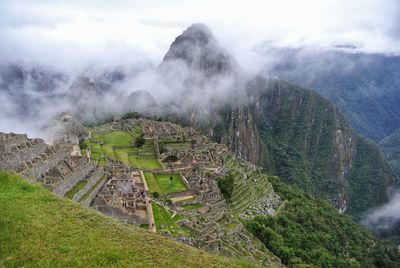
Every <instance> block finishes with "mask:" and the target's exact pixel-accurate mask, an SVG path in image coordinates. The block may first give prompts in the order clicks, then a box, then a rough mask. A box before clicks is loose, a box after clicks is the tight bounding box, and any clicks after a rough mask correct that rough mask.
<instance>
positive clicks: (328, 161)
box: [161, 26, 397, 214]
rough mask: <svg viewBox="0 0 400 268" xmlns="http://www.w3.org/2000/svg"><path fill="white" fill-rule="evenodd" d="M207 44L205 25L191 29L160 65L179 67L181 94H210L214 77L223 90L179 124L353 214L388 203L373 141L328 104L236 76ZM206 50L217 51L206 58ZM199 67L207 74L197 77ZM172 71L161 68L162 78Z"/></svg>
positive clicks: (387, 175) (277, 83)
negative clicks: (184, 123) (185, 72)
mask: <svg viewBox="0 0 400 268" xmlns="http://www.w3.org/2000/svg"><path fill="white" fill-rule="evenodd" d="M207 35H211V36H209V37H205V36H207ZM215 42H216V41H215V37H213V36H212V33H211V31H210V30H209V29H208V28H206V27H198V26H192V27H190V28H189V29H188V30H186V31H185V32H184V33H183V34H182V35H181V36H179V37H177V38H176V40H175V41H174V42H173V43H172V45H171V47H170V49H169V51H168V52H167V54H166V55H167V56H166V57H165V58H164V61H163V63H162V64H161V66H163V65H166V64H170V65H171V63H174V62H177V64H179V65H182V64H183V65H184V66H186V69H187V70H188V72H189V73H190V76H188V77H185V80H184V83H185V85H187V86H186V88H185V90H186V91H193V90H195V91H196V92H195V93H194V94H196V93H197V94H198V95H196V96H201V94H204V95H207V94H210V93H209V92H207V89H208V90H209V88H211V90H210V91H211V92H212V93H213V92H214V91H215V89H213V85H215V84H218V83H217V82H215V81H214V82H211V81H212V79H216V77H217V78H218V79H219V80H218V82H220V81H221V80H223V81H225V84H228V85H229V88H228V90H227V91H226V92H225V94H224V95H221V96H220V98H218V95H215V94H211V95H210V96H211V101H212V104H213V105H203V104H202V103H200V102H201V101H199V103H198V104H195V105H193V106H192V107H190V108H189V109H188V113H189V116H182V118H183V120H185V121H187V122H189V123H190V124H192V125H195V126H197V127H200V128H202V129H203V130H204V131H206V132H207V133H208V134H209V136H210V137H211V138H213V139H214V140H216V141H218V142H224V143H226V144H227V145H228V146H229V147H230V149H231V150H232V151H234V152H235V153H236V154H237V155H238V156H241V157H243V158H245V159H247V160H249V161H251V162H253V163H255V164H260V165H262V166H263V167H264V168H265V169H266V170H267V171H268V172H270V173H272V174H276V175H278V176H279V177H280V178H281V179H282V180H284V181H285V182H286V183H289V184H293V185H296V186H298V187H300V188H302V189H304V190H305V191H306V192H308V193H311V194H312V195H314V196H317V197H324V198H327V199H329V200H330V201H331V202H332V203H333V204H335V205H336V206H337V207H338V208H339V209H340V210H342V211H345V210H348V211H349V212H350V213H352V214H357V213H360V212H362V211H364V210H366V209H368V208H371V207H374V206H377V205H380V204H383V203H385V202H387V201H388V195H387V192H386V190H387V188H388V187H390V186H393V185H396V184H397V181H396V180H395V178H394V176H393V173H392V171H391V169H390V167H389V165H388V163H387V161H386V160H385V159H384V157H383V154H382V153H381V151H380V150H379V148H378V146H377V145H376V144H374V143H373V142H370V141H368V140H366V139H365V138H363V137H362V136H361V135H359V134H357V133H356V132H355V131H354V130H353V128H352V127H351V126H350V124H349V122H348V121H347V120H346V118H345V116H344V115H343V114H342V113H341V112H340V111H339V109H338V107H337V106H336V105H335V104H333V103H332V102H331V101H329V100H327V99H325V98H324V97H322V96H320V95H319V94H317V93H316V92H314V91H311V90H307V89H303V88H301V87H299V86H295V85H292V84H289V83H287V82H285V81H282V80H279V79H272V78H265V77H264V76H261V75H258V76H251V75H247V74H244V73H243V71H241V69H240V67H238V66H237V65H236V62H235V61H234V60H231V58H232V56H231V55H229V54H228V53H227V52H224V51H223V50H221V49H219V47H218V46H217V45H216V44H215ZM210 47H217V48H218V50H217V51H215V52H213V53H209V48H210ZM193 51H194V52H195V53H193ZM221 51H222V52H221ZM221 53H224V54H221ZM182 55H184V56H182ZM227 59H229V60H227ZM203 66H208V67H209V68H208V69H207V70H213V75H211V74H210V73H209V71H207V72H206V73H204V67H203ZM221 66H222V67H221ZM178 69H179V68H178ZM175 70H176V68H169V69H168V75H170V76H171V73H174V71H175ZM226 70H230V71H226ZM231 70H233V71H231ZM219 73H221V75H220V76H218V74H219ZM177 75H178V74H175V75H173V77H176V76H177ZM209 77H211V78H209ZM199 78H202V79H199ZM226 81H228V82H226ZM199 92H200V93H199ZM178 98H179V95H178ZM180 102H182V103H184V102H185V100H184V99H181V100H180Z"/></svg>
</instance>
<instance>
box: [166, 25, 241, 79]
mask: <svg viewBox="0 0 400 268" xmlns="http://www.w3.org/2000/svg"><path fill="white" fill-rule="evenodd" d="M174 61H182V62H184V63H185V64H186V65H187V66H188V67H189V68H190V69H194V70H197V71H200V72H202V73H203V74H205V75H206V76H213V75H216V74H226V73H231V71H232V70H233V69H234V67H236V65H237V64H236V61H235V60H234V58H233V57H232V56H231V55H230V54H229V53H228V52H227V51H226V50H225V49H223V48H222V47H221V46H220V45H219V43H218V41H217V39H216V38H215V37H214V35H213V33H212V31H211V29H210V28H209V27H208V26H207V25H205V24H202V23H196V24H193V25H191V26H190V27H189V28H187V29H186V30H185V31H184V32H183V33H182V34H181V35H179V36H178V37H177V38H176V39H175V41H174V42H173V43H172V44H171V46H170V48H169V50H168V52H167V54H166V55H165V56H164V59H163V62H162V63H161V66H165V65H169V64H170V63H171V62H174Z"/></svg>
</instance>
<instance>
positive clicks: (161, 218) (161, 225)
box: [151, 202, 186, 235]
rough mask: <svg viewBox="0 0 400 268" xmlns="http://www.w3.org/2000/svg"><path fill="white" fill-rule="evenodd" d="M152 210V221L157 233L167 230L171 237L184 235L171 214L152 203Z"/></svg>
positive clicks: (183, 231)
mask: <svg viewBox="0 0 400 268" xmlns="http://www.w3.org/2000/svg"><path fill="white" fill-rule="evenodd" d="M151 206H152V208H153V214H154V221H155V222H156V227H157V231H160V230H168V231H169V232H170V233H171V234H172V235H177V234H184V233H185V232H186V230H185V229H183V228H181V227H180V226H179V225H178V224H177V223H176V222H175V220H174V219H173V218H172V216H171V214H170V213H169V212H168V211H167V210H166V209H165V208H164V207H163V206H160V205H158V204H156V203H154V202H152V204H151Z"/></svg>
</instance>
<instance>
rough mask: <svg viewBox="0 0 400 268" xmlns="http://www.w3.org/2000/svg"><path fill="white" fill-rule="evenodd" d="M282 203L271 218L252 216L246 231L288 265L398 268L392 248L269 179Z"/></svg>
mask: <svg viewBox="0 0 400 268" xmlns="http://www.w3.org/2000/svg"><path fill="white" fill-rule="evenodd" d="M270 181H271V182H272V183H273V186H274V189H275V191H276V192H277V193H278V194H279V195H280V196H281V197H282V198H283V199H285V200H287V201H286V203H285V206H284V208H281V209H280V210H279V212H278V213H277V215H275V216H273V217H272V216H257V217H255V218H254V219H252V220H250V221H248V222H247V223H246V227H247V228H248V230H250V231H251V232H252V233H253V234H254V235H255V236H257V237H258V238H259V239H260V240H261V241H262V242H263V243H264V244H265V245H266V246H267V248H268V249H270V250H271V251H272V252H273V253H274V254H276V255H277V256H278V257H280V258H281V260H282V262H283V263H284V264H286V265H288V266H290V267H294V266H298V265H300V264H313V265H318V266H321V267H399V265H400V253H399V250H398V249H397V247H396V246H395V245H394V244H391V243H389V242H382V241H377V240H376V239H375V238H374V237H373V236H372V235H371V234H370V233H369V232H368V231H366V230H365V229H364V228H363V227H362V226H360V225H358V224H357V223H355V222H354V221H352V219H351V218H350V217H349V216H347V215H340V214H338V213H337V210H336V209H335V208H334V207H333V206H332V205H330V204H329V203H328V202H327V201H325V200H322V199H314V198H312V197H310V196H309V195H307V194H305V193H304V192H303V191H301V190H299V189H297V188H295V187H293V186H287V185H285V184H284V183H282V182H281V181H280V180H279V179H278V178H276V177H270Z"/></svg>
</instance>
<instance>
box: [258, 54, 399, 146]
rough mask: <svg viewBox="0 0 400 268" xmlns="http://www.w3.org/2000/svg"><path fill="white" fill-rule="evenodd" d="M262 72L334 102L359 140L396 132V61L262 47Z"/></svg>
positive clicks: (395, 58) (385, 57)
mask: <svg viewBox="0 0 400 268" xmlns="http://www.w3.org/2000/svg"><path fill="white" fill-rule="evenodd" d="M264 53H271V54H272V55H273V57H274V63H273V64H271V65H270V66H267V68H266V70H265V72H266V73H268V74H269V75H273V76H277V77H279V78H281V79H284V80H286V81H289V82H291V83H295V84H298V85H301V86H303V87H306V88H312V89H314V90H316V91H317V92H318V93H320V94H321V95H323V96H324V97H326V98H328V99H330V100H332V101H333V102H335V103H336V104H337V105H338V106H339V108H340V110H341V111H342V112H343V113H344V114H345V116H346V117H347V118H348V119H349V121H350V122H351V124H352V126H353V127H354V128H355V129H356V130H357V131H359V132H360V133H361V134H362V135H364V136H365V137H367V138H370V139H372V140H374V141H376V142H378V141H380V140H382V139H383V138H385V137H387V136H389V135H390V134H392V133H393V132H395V131H396V130H397V129H399V128H400V105H399V103H400V94H399V93H400V56H390V55H383V54H365V53H352V52H350V53H345V52H342V51H332V50H331V51H318V50H317V51H315V50H308V49H305V48H304V49H285V48H280V49H279V48H269V49H268V48H267V49H265V51H264Z"/></svg>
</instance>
